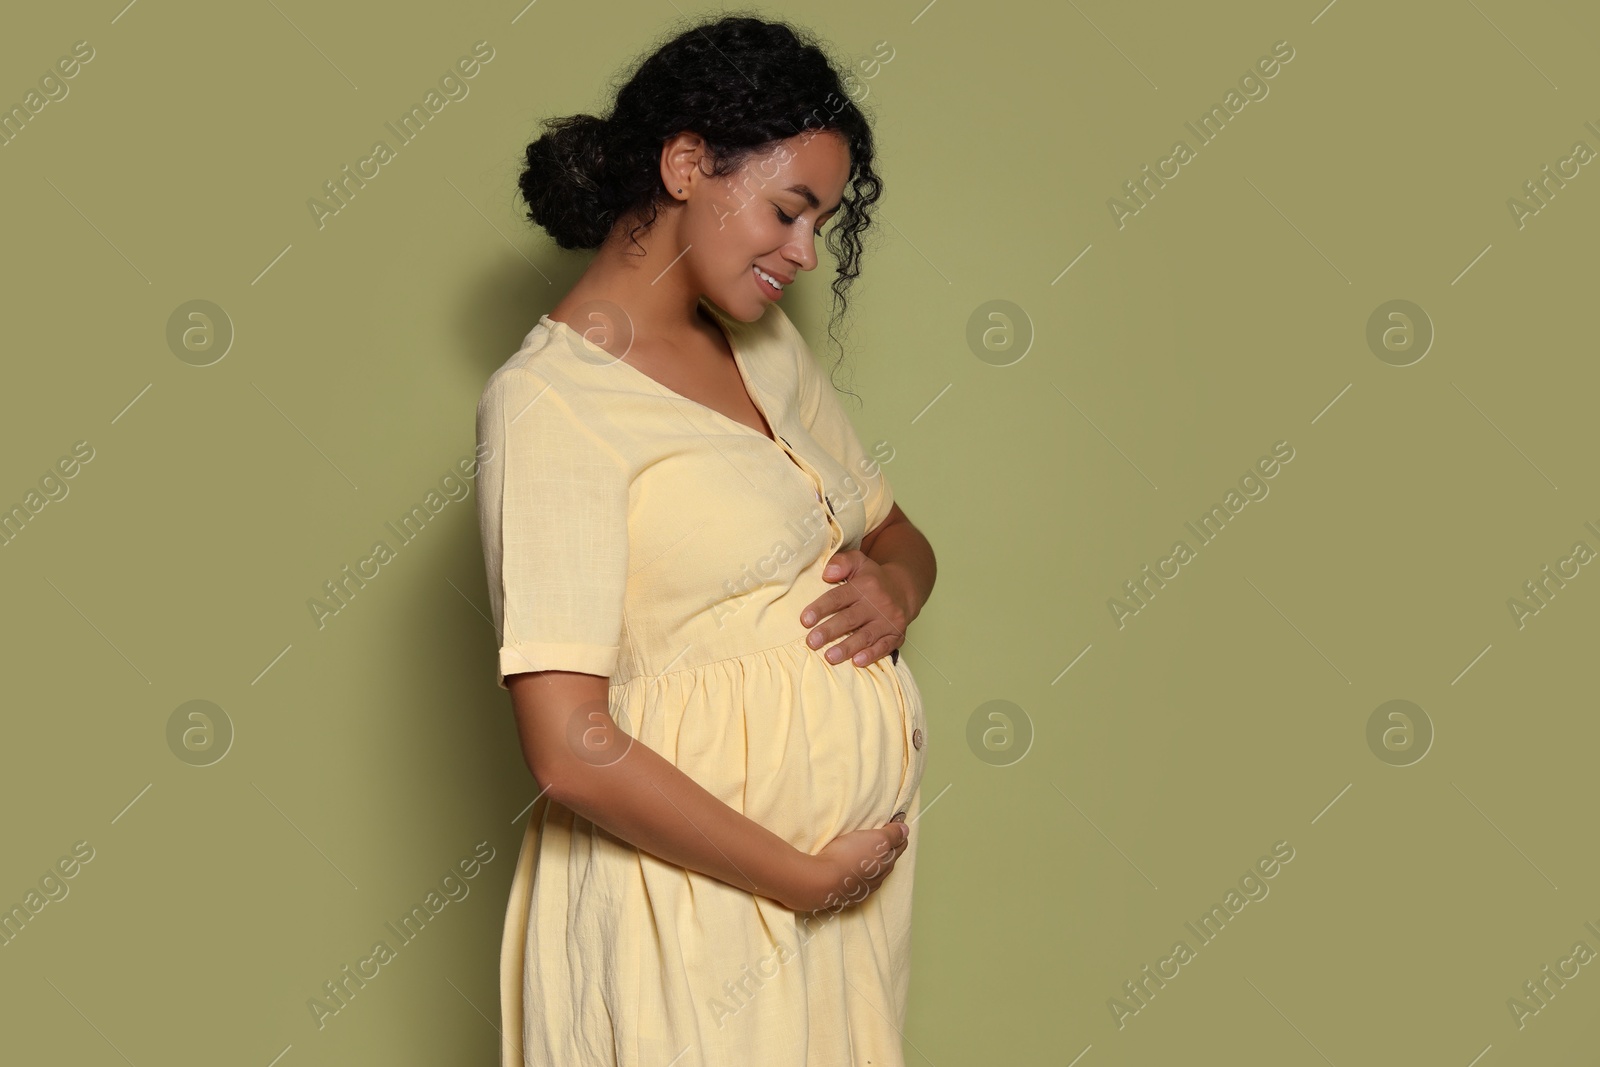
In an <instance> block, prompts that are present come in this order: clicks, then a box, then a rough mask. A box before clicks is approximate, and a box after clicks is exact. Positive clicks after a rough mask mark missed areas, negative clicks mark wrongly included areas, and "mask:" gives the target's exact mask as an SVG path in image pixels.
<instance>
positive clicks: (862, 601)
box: [800, 549, 910, 667]
mask: <svg viewBox="0 0 1600 1067" xmlns="http://www.w3.org/2000/svg"><path fill="white" fill-rule="evenodd" d="M822 577H823V578H825V579H827V580H828V581H830V582H838V583H839V584H838V585H837V586H835V587H834V588H832V589H830V590H828V591H827V592H826V593H823V594H822V595H821V596H819V597H817V599H815V600H813V601H812V602H811V603H810V604H808V605H807V606H806V609H805V611H803V612H801V613H800V623H801V625H803V626H807V627H812V630H811V636H810V637H808V638H807V639H806V642H807V644H809V645H810V646H811V647H812V648H821V647H822V646H823V645H826V644H827V643H828V642H830V641H833V640H835V639H837V638H840V637H845V635H846V634H848V635H849V636H848V637H846V638H845V640H843V641H840V642H839V643H838V644H836V645H834V646H833V647H832V648H830V649H828V651H827V653H826V656H827V659H828V662H829V663H842V662H844V659H845V657H846V656H850V657H853V662H854V663H855V665H856V666H857V667H865V666H867V664H869V663H872V662H873V661H874V660H877V659H880V658H881V657H883V656H887V655H888V654H889V653H890V652H891V651H893V650H894V649H897V648H899V647H900V645H901V644H902V643H903V642H904V639H905V634H906V623H907V622H909V621H910V619H909V617H908V616H909V607H908V605H907V603H906V597H905V594H904V593H903V592H902V591H901V586H900V582H899V577H898V576H897V575H896V574H895V573H894V572H893V571H892V570H890V569H888V568H885V567H884V566H882V565H880V564H879V563H878V562H877V561H876V560H874V559H873V558H872V557H871V556H868V555H867V554H866V553H865V552H861V551H859V550H857V549H845V550H843V551H840V552H835V553H834V554H833V556H832V558H830V559H829V560H828V565H827V567H826V568H824V570H823V572H822ZM819 620H820V622H819Z"/></svg>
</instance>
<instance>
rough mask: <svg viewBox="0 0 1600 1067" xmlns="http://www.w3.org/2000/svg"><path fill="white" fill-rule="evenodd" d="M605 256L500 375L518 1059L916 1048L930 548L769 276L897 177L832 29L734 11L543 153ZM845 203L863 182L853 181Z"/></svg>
mask: <svg viewBox="0 0 1600 1067" xmlns="http://www.w3.org/2000/svg"><path fill="white" fill-rule="evenodd" d="M521 188H522V191H523V194H524V196H525V197H526V199H527V202H528V205H529V216H530V218H532V219H533V220H534V221H535V222H537V223H538V224H540V225H541V226H543V227H544V228H545V229H546V230H547V231H548V232H549V233H550V234H551V235H552V236H553V237H554V238H555V240H556V241H557V243H559V244H560V245H561V246H562V247H565V248H584V249H595V250H596V254H595V257H594V259H593V262H592V263H591V264H590V266H589V267H588V268H587V270H586V271H585V272H584V273H583V275H582V276H581V277H580V278H579V280H578V281H577V283H576V284H575V285H574V286H573V288H572V290H571V292H569V293H568V294H567V296H566V297H565V298H564V299H562V300H561V301H560V302H559V303H557V304H556V305H555V306H554V307H552V308H551V310H550V312H549V314H545V315H541V316H540V317H539V321H538V324H537V325H536V326H534V327H533V329H532V330H531V331H529V333H528V334H527V336H526V338H525V339H524V340H523V343H522V347H521V348H520V349H519V350H518V351H517V352H516V353H515V354H514V355H512V356H511V357H510V358H509V359H508V360H507V361H506V362H505V364H504V365H503V366H502V367H500V368H499V369H498V370H496V371H495V373H494V374H493V375H492V376H491V377H490V378H489V381H488V384H487V385H486V387H485V389H484V392H483V396H482V399H481V401H480V403H479V406H478V412H477V420H478V422H477V429H478V437H479V442H480V445H487V446H489V448H491V449H492V457H491V458H489V459H488V460H486V461H485V463H484V465H483V466H482V468H481V472H480V475H479V494H480V495H479V518H480V520H481V527H482V533H483V547H484V559H485V563H486V569H487V572H488V578H489V594H490V605H491V608H492V611H493V615H494V618H495V622H496V625H497V628H498V629H499V633H500V647H499V653H498V664H497V671H496V675H497V678H498V679H499V684H500V685H501V687H503V688H505V689H507V690H508V691H509V692H510V694H511V701H512V706H513V708H514V710H515V713H516V719H517V724H518V730H519V733H520V737H521V741H522V749H523V754H524V757H525V759H526V761H527V764H528V767H529V769H530V770H531V771H532V773H533V776H534V778H535V779H536V781H537V783H538V785H539V787H540V791H539V795H538V799H537V800H536V801H535V803H534V804H533V807H532V809H531V815H530V817H529V820H528V824H527V829H526V832H525V835H524V838H523V842H522V848H521V852H520V855H519V858H518V861H517V868H516V872H515V876H514V880H513V883H512V889H511V901H510V905H509V907H508V910H507V915H506V926H505V938H504V942H503V945H502V954H501V1012H502V1018H503V1021H504V1026H503V1038H504V1044H503V1050H504V1052H503V1061H502V1062H503V1064H504V1065H505V1067H522V1065H538V1067H669V1065H670V1067H713V1065H715V1067H755V1065H760V1067H847V1065H849V1067H857V1065H868V1064H870V1065H873V1067H901V1065H902V1064H903V1062H904V1061H903V1059H902V1054H901V1036H900V1030H901V1028H902V1026H903V1025H904V1021H905V1012H906V994H907V988H908V984H909V978H910V975H909V961H910V957H909V953H910V934H911V890H912V874H913V870H914V865H915V859H916V844H917V835H916V834H915V833H914V832H913V831H912V829H911V825H912V823H913V822H914V820H915V819H916V817H917V815H918V812H919V810H920V803H921V789H920V786H921V782H922V775H923V768H924V764H925V759H926V746H927V723H926V720H925V718H924V712H923V707H922V699H921V696H920V693H919V692H918V689H917V684H916V681H915V680H914V678H913V677H912V674H911V671H910V668H909V667H908V666H907V664H906V662H905V661H904V660H903V659H902V658H901V656H900V646H901V644H902V642H903V640H904V636H905V628H906V625H907V624H908V623H909V622H910V621H911V620H912V619H913V618H915V617H916V615H917V614H918V612H919V611H920V610H921V609H922V606H923V604H924V603H925V602H926V601H927V599H928V596H929V593H930V592H931V590H932V587H933V582H934V574H935V566H934V557H933V551H932V549H931V548H930V547H929V545H928V542H927V540H926V539H925V538H924V537H923V536H922V534H921V533H920V532H919V531H918V530H917V529H916V527H915V526H913V525H912V524H911V522H910V521H909V520H908V519H907V518H906V516H905V514H904V513H903V512H902V511H901V510H900V508H899V506H898V505H897V504H896V503H895V502H894V499H893V496H892V494H891V491H890V487H889V483H888V480H887V479H886V478H885V476H884V474H883V471H882V470H881V469H880V467H879V466H878V463H877V462H876V461H875V458H874V457H873V456H869V455H868V454H867V452H866V451H865V449H863V447H862V445H861V442H860V440H859V439H858V438H857V436H856V433H855V431H854V430H853V429H852V427H851V424H850V421H849V419H848V418H847V416H846V415H845V413H844V410H843V408H842V407H841V405H840V404H839V401H838V398H837V396H836V394H835V392H834V389H833V386H832V384H831V383H830V381H829V380H828V378H827V377H826V376H825V375H824V374H823V373H822V372H821V371H820V370H819V368H818V367H817V363H816V357H815V356H814V355H813V354H812V352H811V350H810V349H809V348H808V346H807V345H806V342H805V340H804V339H803V338H802V336H801V334H800V332H799V331H798V330H797V329H796V328H795V326H794V325H793V323H792V322H791V321H790V320H789V318H788V316H786V315H785V314H784V312H783V311H782V310H781V309H780V308H779V307H778V305H777V301H778V300H779V299H780V298H781V296H782V294H783V292H784V290H785V289H786V288H788V287H789V286H791V285H793V284H795V283H796V281H797V280H798V279H799V278H800V276H801V273H802V272H805V271H811V270H814V269H815V268H816V266H817V251H816V247H815V241H816V238H817V235H818V234H819V233H820V232H822V231H823V230H824V228H825V227H827V226H828V224H830V223H832V224H833V225H832V227H831V229H830V230H829V233H828V236H829V237H834V236H836V235H837V241H836V242H835V243H834V244H833V245H832V247H833V248H834V249H835V254H836V256H837V258H838V262H839V265H838V271H837V278H836V280H835V282H834V285H833V288H834V290H835V293H836V295H837V296H838V297H839V298H840V300H841V302H842V297H843V291H844V289H845V287H846V286H847V285H848V283H849V280H850V279H851V278H853V277H854V276H855V275H856V274H857V273H858V271H857V262H858V258H859V254H860V247H861V245H860V235H861V233H862V231H863V230H864V228H865V227H866V225H867V224H868V218H867V215H866V211H867V209H868V208H869V207H870V206H871V205H872V203H873V202H874V201H875V200H876V199H877V198H878V195H879V190H880V188H881V183H880V182H879V180H878V178H877V176H876V175H875V174H874V172H873V170H872V137H871V132H870V129H869V127H868V126H867V123H866V120H865V118H864V117H863V116H862V114H861V112H860V111H859V110H858V109H857V108H856V107H855V105H854V104H853V103H852V102H851V101H850V99H849V98H848V96H847V95H846V93H845V90H844V88H843V87H842V85H841V82H840V79H839V77H838V75H837V74H836V73H835V71H834V69H833V68H832V66H831V65H830V63H829V61H828V60H827V58H826V57H825V55H824V54H823V52H822V51H821V50H820V49H819V48H818V47H816V46H815V45H813V44H810V43H805V42H802V41H801V40H800V39H799V38H798V37H797V35H796V34H795V32H794V31H793V30H792V29H791V28H789V27H787V26H785V25H782V24H778V23H769V22H763V21H760V20H757V19H752V18H724V19H721V20H718V21H715V22H709V23H705V24H702V25H700V26H697V27H695V28H693V29H691V30H689V31H688V32H685V33H683V34H681V35H680V36H678V37H676V38H675V39H673V40H671V41H669V42H668V43H666V44H665V45H663V46H662V47H661V48H660V49H659V50H658V51H656V52H655V53H654V54H653V55H651V56H649V58H647V59H646V60H645V61H644V62H643V63H642V65H640V66H639V67H638V69H637V71H636V72H635V73H634V74H633V75H632V78H631V80H630V81H628V82H627V84H626V85H624V86H623V88H622V89H621V90H620V91H619V92H618V94H617V99H616V103H615V107H614V109H613V111H612V113H611V115H610V117H609V118H607V119H599V118H595V117H592V116H587V115H579V116H575V117H573V118H570V119H565V120H558V121H556V122H553V123H551V124H550V125H549V128H548V131H547V132H546V133H545V134H544V135H543V136H541V137H540V138H539V139H538V140H536V141H535V142H534V143H533V144H531V145H529V146H528V150H527V167H526V170H525V171H524V173H523V175H522V179H521ZM847 194H848V195H847Z"/></svg>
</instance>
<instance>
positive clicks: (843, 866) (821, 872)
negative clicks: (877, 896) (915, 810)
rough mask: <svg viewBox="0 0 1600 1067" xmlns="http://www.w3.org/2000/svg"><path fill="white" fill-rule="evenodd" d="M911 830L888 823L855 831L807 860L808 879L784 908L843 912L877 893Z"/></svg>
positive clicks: (898, 824) (904, 826)
mask: <svg viewBox="0 0 1600 1067" xmlns="http://www.w3.org/2000/svg"><path fill="white" fill-rule="evenodd" d="M910 839H911V827H909V826H907V825H906V824H905V823H903V822H888V823H885V824H884V825H882V826H878V827H869V828H868V829H865V830H851V831H850V832H848V833H844V834H840V835H839V836H838V837H836V838H834V839H833V840H832V841H829V842H828V843H827V844H826V845H823V846H822V848H821V849H820V850H818V851H817V852H816V853H814V854H812V855H810V856H805V857H803V859H804V861H805V863H804V867H803V870H804V871H805V876H804V877H803V878H802V879H801V880H800V881H801V884H799V885H797V886H795V887H794V890H793V896H792V898H791V899H789V900H785V901H783V905H784V907H786V908H788V909H789V910H791V911H796V912H817V911H823V910H827V911H834V912H837V911H840V910H842V909H843V908H845V907H847V906H849V905H851V904H859V903H861V902H862V901H863V900H865V899H867V897H869V896H871V895H872V894H873V893H874V892H876V891H877V889H878V887H879V886H881V885H882V884H883V880H884V879H885V878H886V877H888V875H889V872H890V871H892V870H893V869H894V863H895V860H897V859H899V858H900V854H901V853H903V852H904V851H905V850H906V842H908V841H909V840H910Z"/></svg>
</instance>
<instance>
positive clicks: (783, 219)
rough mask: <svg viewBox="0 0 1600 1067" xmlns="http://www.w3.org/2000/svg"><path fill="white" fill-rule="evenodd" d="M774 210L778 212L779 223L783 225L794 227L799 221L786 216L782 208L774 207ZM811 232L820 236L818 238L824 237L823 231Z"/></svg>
mask: <svg viewBox="0 0 1600 1067" xmlns="http://www.w3.org/2000/svg"><path fill="white" fill-rule="evenodd" d="M772 210H774V211H776V212H777V213H778V221H779V222H781V223H783V224H784V225H785V226H793V225H794V224H795V223H796V222H798V221H799V220H798V219H794V218H790V217H789V216H788V215H785V214H784V213H783V208H781V207H778V206H776V205H774V206H773V209H772ZM811 232H812V233H813V234H815V235H816V236H818V237H821V236H822V231H821V230H820V229H817V230H813V231H811Z"/></svg>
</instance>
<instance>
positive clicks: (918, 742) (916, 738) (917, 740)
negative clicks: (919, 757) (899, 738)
mask: <svg viewBox="0 0 1600 1067" xmlns="http://www.w3.org/2000/svg"><path fill="white" fill-rule="evenodd" d="M911 743H912V744H913V745H915V746H916V747H917V748H921V747H922V727H920V726H919V727H917V728H916V729H915V730H912V731H911Z"/></svg>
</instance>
